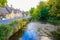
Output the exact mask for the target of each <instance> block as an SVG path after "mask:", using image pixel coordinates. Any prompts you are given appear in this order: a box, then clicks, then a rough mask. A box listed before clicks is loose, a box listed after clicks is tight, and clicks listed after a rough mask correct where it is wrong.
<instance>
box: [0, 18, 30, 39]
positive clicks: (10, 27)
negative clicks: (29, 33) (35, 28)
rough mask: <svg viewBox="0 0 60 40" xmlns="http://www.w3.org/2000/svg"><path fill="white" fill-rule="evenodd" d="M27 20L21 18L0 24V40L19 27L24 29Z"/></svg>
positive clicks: (6, 37) (10, 34)
mask: <svg viewBox="0 0 60 40" xmlns="http://www.w3.org/2000/svg"><path fill="white" fill-rule="evenodd" d="M28 22H29V21H28V19H21V20H15V21H12V22H11V23H10V24H2V25H0V40H7V39H8V38H9V37H10V36H12V35H13V34H14V33H15V32H17V31H18V30H20V29H21V30H23V31H24V30H25V28H26V25H27V23H28Z"/></svg>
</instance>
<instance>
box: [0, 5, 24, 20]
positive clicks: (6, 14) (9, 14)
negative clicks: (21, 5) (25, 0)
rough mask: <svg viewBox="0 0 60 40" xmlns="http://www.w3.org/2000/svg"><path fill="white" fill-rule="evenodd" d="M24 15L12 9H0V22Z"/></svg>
mask: <svg viewBox="0 0 60 40" xmlns="http://www.w3.org/2000/svg"><path fill="white" fill-rule="evenodd" d="M23 16H24V14H23V12H22V11H20V10H19V9H14V8H12V7H6V6H5V7H4V8H1V7H0V20H4V19H14V18H21V17H23Z"/></svg>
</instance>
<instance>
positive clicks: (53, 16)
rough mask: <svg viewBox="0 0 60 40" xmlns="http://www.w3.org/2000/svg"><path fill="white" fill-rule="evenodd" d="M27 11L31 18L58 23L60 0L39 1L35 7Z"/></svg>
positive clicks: (59, 22) (59, 19) (59, 18)
mask: <svg viewBox="0 0 60 40" xmlns="http://www.w3.org/2000/svg"><path fill="white" fill-rule="evenodd" d="M58 4H59V5H58ZM29 12H30V15H31V19H32V20H39V21H41V20H42V21H47V22H51V23H55V24H60V0H58V1H57V0H49V1H47V2H40V3H39V5H37V7H36V8H31V9H30V11H29Z"/></svg>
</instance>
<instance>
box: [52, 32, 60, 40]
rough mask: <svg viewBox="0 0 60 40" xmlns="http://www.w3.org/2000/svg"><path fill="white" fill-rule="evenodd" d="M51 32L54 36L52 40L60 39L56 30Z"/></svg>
mask: <svg viewBox="0 0 60 40" xmlns="http://www.w3.org/2000/svg"><path fill="white" fill-rule="evenodd" d="M51 34H52V37H53V38H54V40H60V34H59V33H57V32H55V31H54V32H51Z"/></svg>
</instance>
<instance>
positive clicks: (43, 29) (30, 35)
mask: <svg viewBox="0 0 60 40" xmlns="http://www.w3.org/2000/svg"><path fill="white" fill-rule="evenodd" d="M51 31H55V28H54V25H52V24H48V23H46V24H43V23H40V22H30V23H29V24H28V25H27V28H26V30H25V31H24V34H23V35H22V37H19V38H18V39H16V38H14V39H11V40H53V39H52V37H48V35H47V34H49V35H51V33H50V32H51ZM19 35H21V34H19ZM16 37H17V36H16Z"/></svg>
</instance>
